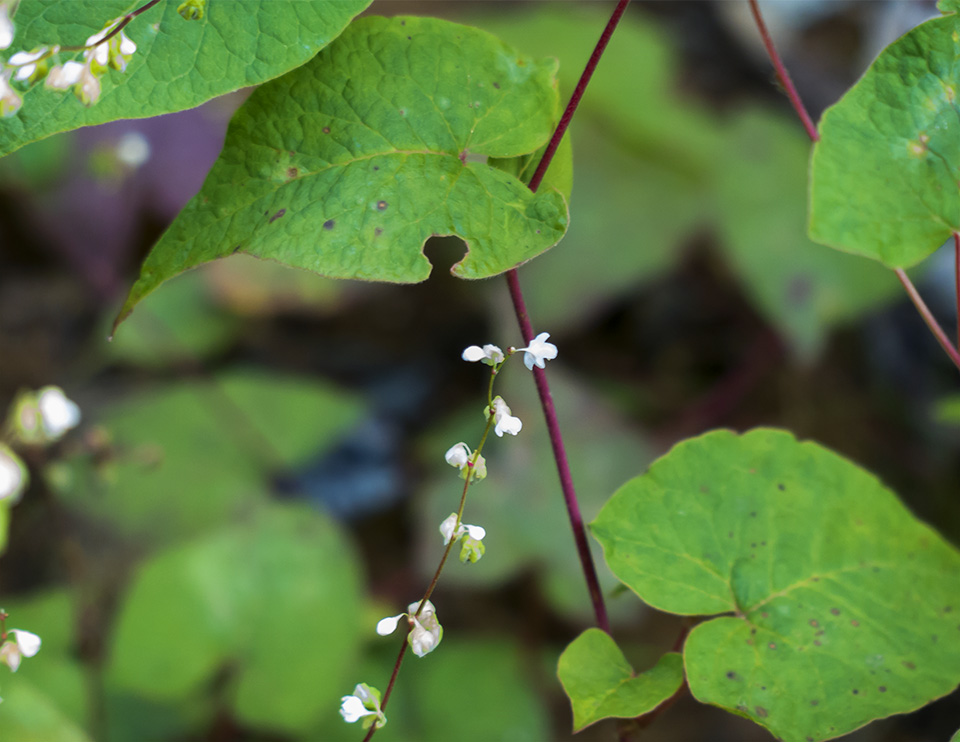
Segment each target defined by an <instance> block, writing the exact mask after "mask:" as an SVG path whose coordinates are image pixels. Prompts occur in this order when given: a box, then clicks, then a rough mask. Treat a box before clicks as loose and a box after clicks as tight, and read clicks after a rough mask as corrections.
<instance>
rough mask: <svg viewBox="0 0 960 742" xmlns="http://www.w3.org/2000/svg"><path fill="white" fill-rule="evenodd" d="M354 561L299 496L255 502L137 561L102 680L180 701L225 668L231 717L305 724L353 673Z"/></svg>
mask: <svg viewBox="0 0 960 742" xmlns="http://www.w3.org/2000/svg"><path fill="white" fill-rule="evenodd" d="M355 564H356V559H355V557H354V555H353V553H352V551H351V549H350V548H349V544H348V543H347V540H346V539H345V538H344V536H343V535H342V534H341V533H340V532H339V530H337V528H335V526H334V525H333V523H332V522H331V521H329V520H328V519H327V518H326V517H324V516H322V515H320V514H319V513H316V512H315V511H313V510H312V509H310V508H307V507H302V506H299V507H280V506H269V507H264V508H261V509H259V510H258V511H256V512H255V513H254V514H253V517H252V518H250V519H249V520H248V522H246V523H244V524H241V525H239V526H235V527H233V528H229V529H225V530H222V531H221V532H219V533H216V534H213V535H211V536H208V537H206V538H204V539H202V540H199V541H196V542H194V543H190V544H187V545H184V546H181V547H178V548H175V549H171V550H169V551H167V552H164V553H162V554H160V555H159V556H157V557H155V558H154V559H152V560H151V561H149V562H148V563H146V564H145V565H144V566H143V567H142V568H141V569H140V572H139V574H138V575H137V578H136V580H135V582H134V584H133V587H132V588H131V590H130V592H129V594H128V595H127V597H126V599H125V601H124V604H123V607H122V608H121V611H120V616H119V619H118V623H117V628H116V633H115V636H114V643H113V648H112V652H111V654H110V657H111V665H110V667H109V668H108V675H109V678H110V681H111V682H112V683H113V684H114V685H115V687H117V688H124V689H127V690H129V691H132V692H135V693H138V694H140V695H142V696H143V697H145V698H147V699H150V700H154V701H160V702H164V701H174V700H176V701H181V702H183V703H187V702H188V701H190V699H191V698H194V697H196V696H198V695H203V694H205V693H208V692H209V690H208V688H209V685H208V684H209V683H211V682H212V680H213V678H214V676H215V675H216V674H217V673H218V672H223V671H225V670H227V669H229V671H230V673H229V680H228V683H229V688H230V692H229V693H228V694H226V695H227V697H229V698H230V703H231V706H232V708H233V713H234V714H235V715H236V717H237V718H238V719H240V720H241V721H244V722H247V723H250V724H256V725H259V726H268V727H273V728H276V729H283V730H287V731H291V732H297V731H303V730H305V729H309V727H310V726H311V725H312V724H313V723H315V721H316V719H317V718H318V717H319V716H320V715H322V713H323V712H324V710H325V707H326V706H328V705H330V704H333V705H335V704H336V702H337V699H338V698H339V696H340V695H341V692H340V691H341V689H342V688H343V687H346V686H347V685H348V684H349V683H351V682H356V681H355V680H351V678H350V677H349V676H350V673H351V669H352V665H353V663H354V661H355V659H356V658H355V655H356V652H357V649H358V646H359V642H360V638H361V631H363V630H364V628H363V626H361V624H360V622H359V621H358V620H357V617H358V615H359V614H360V608H361V607H360V578H359V574H358V572H357V568H356V566H355ZM351 687H352V686H351ZM211 700H212V698H211Z"/></svg>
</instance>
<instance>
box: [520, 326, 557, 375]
mask: <svg viewBox="0 0 960 742" xmlns="http://www.w3.org/2000/svg"><path fill="white" fill-rule="evenodd" d="M548 337H550V333H549V332H541V333H540V334H539V335H537V336H536V337H535V338H534V339H533V340H531V341H530V345H528V346H527V347H526V348H517V351H518V352H519V351H521V350H522V351H525V352H524V354H523V364H524V365H525V366H526V367H527V368H528V369H530V370H531V371H533V367H534V366H536V367H537V368H543V367H544V365H545V364H546V362H547V361H552V360H553V359H554V358H556V357H557V346H556V345H554V344H553V343H548V342H547V338H548Z"/></svg>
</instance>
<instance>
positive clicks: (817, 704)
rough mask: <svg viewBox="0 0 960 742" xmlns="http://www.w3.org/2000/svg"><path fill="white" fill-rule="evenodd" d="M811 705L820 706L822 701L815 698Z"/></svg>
mask: <svg viewBox="0 0 960 742" xmlns="http://www.w3.org/2000/svg"><path fill="white" fill-rule="evenodd" d="M810 705H811V706H819V705H820V701H819V700H818V699H816V698H814V699H813V700H812V701H810Z"/></svg>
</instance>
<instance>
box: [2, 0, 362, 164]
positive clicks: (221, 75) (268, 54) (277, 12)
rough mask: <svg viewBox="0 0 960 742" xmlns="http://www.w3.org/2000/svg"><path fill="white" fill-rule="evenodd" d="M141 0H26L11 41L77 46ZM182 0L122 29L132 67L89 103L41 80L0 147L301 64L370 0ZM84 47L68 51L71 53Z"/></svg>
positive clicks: (177, 103) (164, 105)
mask: <svg viewBox="0 0 960 742" xmlns="http://www.w3.org/2000/svg"><path fill="white" fill-rule="evenodd" d="M141 4H143V3H138V4H132V3H130V2H129V0H25V1H24V2H21V3H20V5H19V6H18V10H17V13H16V15H15V16H14V22H15V25H16V36H15V37H14V40H13V45H12V46H11V47H10V51H14V50H17V49H26V50H29V49H33V48H34V47H36V46H40V45H51V44H58V45H61V46H70V45H73V46H76V45H80V44H83V43H85V42H86V40H87V37H89V36H91V35H93V34H94V33H97V32H98V31H100V30H101V29H102V28H103V27H104V26H105V25H106V23H107V22H108V21H111V20H113V19H115V18H118V17H120V16H122V15H123V14H125V13H127V12H129V11H130V10H132V9H134V8H135V7H137V6H138V5H141ZM178 4H179V3H176V2H163V3H160V4H158V5H157V6H155V7H153V8H151V9H149V10H147V11H146V12H144V13H143V14H142V15H140V16H137V17H136V18H134V19H133V21H131V23H130V24H129V25H128V26H127V27H126V28H125V29H124V33H126V34H127V36H128V37H129V38H130V39H131V40H133V41H134V42H135V43H136V44H137V51H136V53H135V54H134V55H133V58H132V59H131V60H130V63H129V65H128V66H127V70H126V72H124V73H121V72H117V71H115V70H110V71H108V72H107V73H106V74H105V75H104V77H103V78H102V79H101V84H102V87H103V90H102V93H101V95H100V100H99V102H97V103H96V104H95V105H93V106H91V107H89V108H87V107H85V106H83V105H82V104H81V103H80V101H79V100H77V98H76V97H75V96H74V95H73V94H72V93H69V92H67V93H59V92H55V91H51V90H49V89H46V88H45V87H44V86H43V85H42V84H38V85H34V86H33V87H32V88H31V89H30V90H29V91H27V92H26V94H25V95H24V96H23V107H22V108H21V109H20V111H19V112H18V113H17V114H16V115H15V116H13V117H11V118H6V119H4V120H3V123H2V125H0V156H2V155H5V154H7V153H8V152H12V151H14V150H15V149H18V148H19V147H22V146H23V145H24V144H27V143H28V142H33V141H35V140H37V139H42V138H43V137H47V136H50V135H51V134H55V133H57V132H60V131H67V130H69V129H76V128H79V127H81V126H91V125H93V124H102V123H104V122H106V121H114V120H115V119H129V118H145V117H147V116H157V115H159V114H162V113H170V112H172V111H181V110H183V109H186V108H193V107H194V106H198V105H200V104H201V103H203V102H204V101H206V100H209V99H210V98H214V97H216V96H218V95H223V94H224V93H229V92H231V91H234V90H238V89H240V88H243V87H247V86H249V85H258V84H260V83H262V82H265V81H267V80H270V79H272V78H274V77H277V76H278V75H281V74H283V73H284V72H286V71H288V70H291V69H293V68H295V67H299V66H300V65H302V64H303V63H305V62H306V61H307V60H309V59H310V58H311V57H313V56H314V55H315V54H316V53H317V51H318V50H320V49H322V48H323V47H324V46H326V45H327V44H329V43H330V42H331V41H332V40H333V39H334V38H336V36H337V35H338V34H339V33H340V32H341V31H343V29H344V28H345V27H346V25H347V24H348V23H349V22H350V20H351V19H352V18H353V17H354V16H355V15H357V13H359V12H360V11H362V10H363V9H364V8H366V7H367V6H368V5H369V4H370V0H336V1H335V2H331V1H330V0H298V2H296V3H278V2H275V1H274V0H229V1H228V2H222V1H221V0H210V2H209V3H208V4H207V12H206V14H205V16H204V18H203V19H202V20H198V21H192V22H191V21H185V20H184V19H183V18H181V17H180V16H179V15H178V14H177V5H178ZM73 57H77V58H80V57H81V55H80V54H79V53H77V54H60V61H61V63H62V62H65V61H67V60H68V59H71V58H73Z"/></svg>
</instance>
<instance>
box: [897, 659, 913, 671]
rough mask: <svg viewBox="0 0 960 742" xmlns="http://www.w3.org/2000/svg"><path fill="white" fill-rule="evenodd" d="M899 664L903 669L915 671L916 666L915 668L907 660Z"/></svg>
mask: <svg viewBox="0 0 960 742" xmlns="http://www.w3.org/2000/svg"><path fill="white" fill-rule="evenodd" d="M900 664H901V665H903V666H904V667H905V668H907V669H908V670H916V669H917V666H916V665H915V664H913V663H912V662H910V661H909V660H904V661H903V662H901V663H900Z"/></svg>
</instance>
